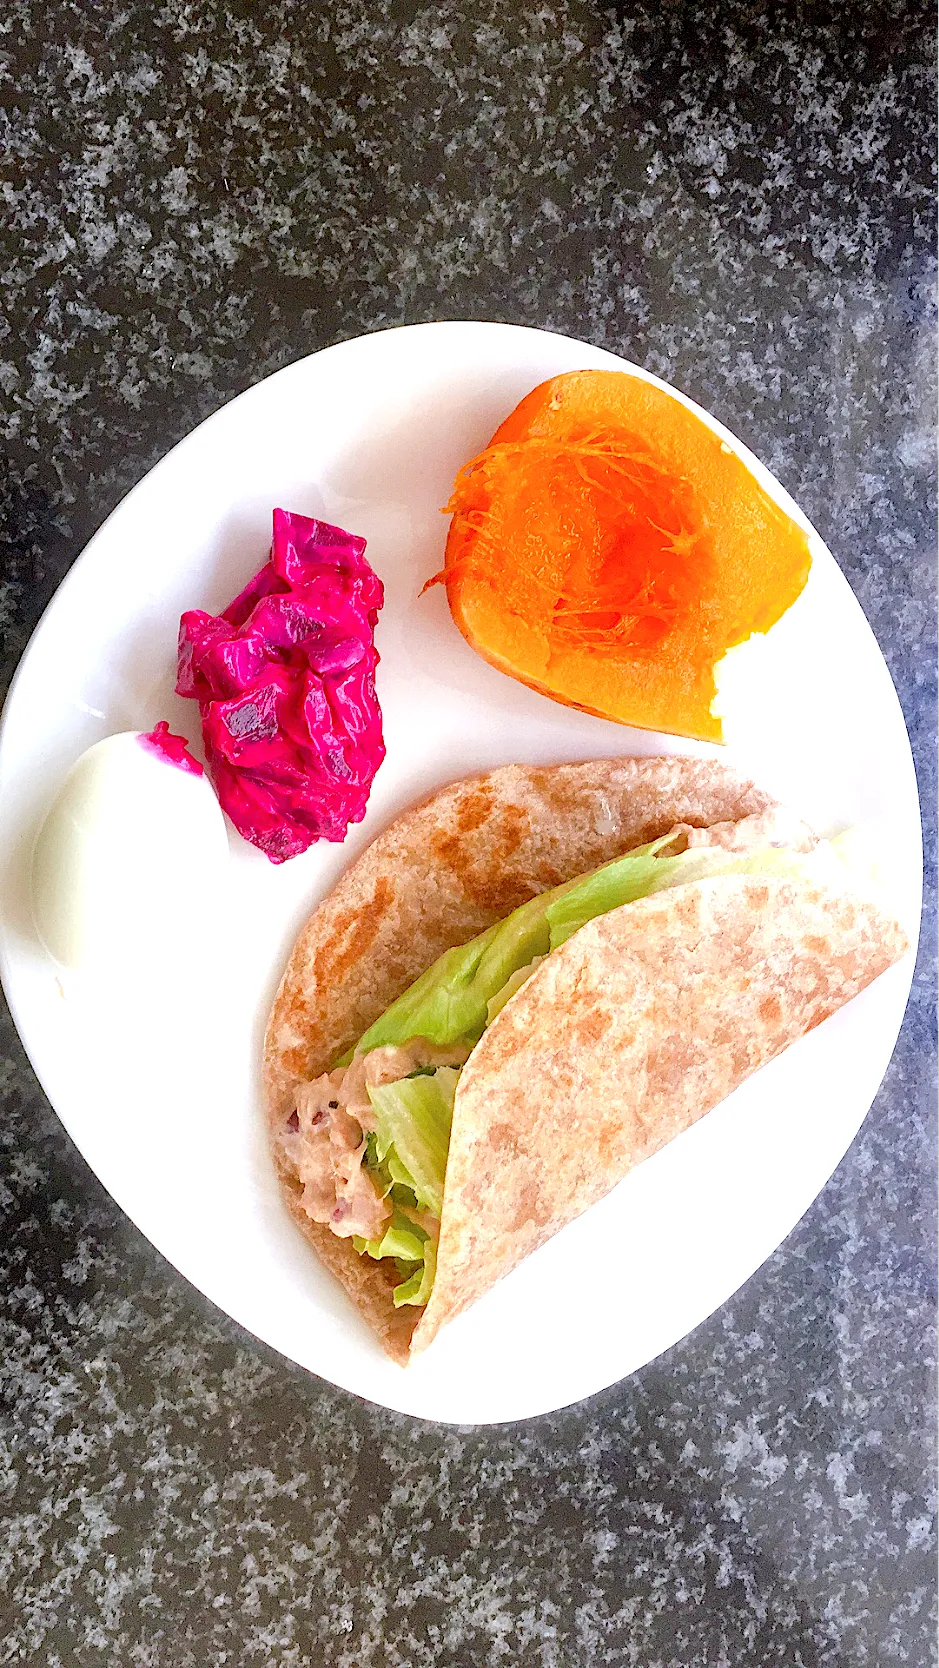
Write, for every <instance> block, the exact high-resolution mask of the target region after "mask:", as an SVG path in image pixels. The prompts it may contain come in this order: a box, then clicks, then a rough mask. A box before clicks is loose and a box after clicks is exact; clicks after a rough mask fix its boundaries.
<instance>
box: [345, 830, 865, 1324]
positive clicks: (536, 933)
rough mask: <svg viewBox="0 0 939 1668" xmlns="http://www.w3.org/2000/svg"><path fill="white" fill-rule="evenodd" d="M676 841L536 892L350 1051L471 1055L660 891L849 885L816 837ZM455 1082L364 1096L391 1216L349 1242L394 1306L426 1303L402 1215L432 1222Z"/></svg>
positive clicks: (418, 1231) (423, 1259)
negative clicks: (589, 945)
mask: <svg viewBox="0 0 939 1668" xmlns="http://www.w3.org/2000/svg"><path fill="white" fill-rule="evenodd" d="M682 841H683V836H682V835H681V834H680V833H679V834H676V833H670V834H666V835H664V836H663V837H662V838H660V839H658V840H653V841H651V842H650V843H649V844H648V845H644V846H640V847H638V848H636V849H634V850H633V851H630V852H628V853H627V854H626V855H625V856H624V857H620V858H617V859H615V860H614V861H613V862H612V863H607V864H605V865H604V866H603V867H602V868H600V869H596V870H594V871H592V872H591V873H590V874H587V875H582V876H580V877H578V878H577V879H575V880H573V881H569V882H567V883H566V884H565V885H563V886H558V887H555V888H553V889H552V890H551V891H548V892H543V893H540V894H539V895H538V896H537V897H535V898H532V899H531V900H530V902H528V903H526V904H523V905H522V906H521V907H520V908H519V909H516V910H514V911H513V912H512V914H511V915H509V916H507V917H506V919H505V920H504V921H499V922H497V923H496V924H495V925H494V926H492V927H490V928H489V929H488V930H487V931H486V932H483V933H480V934H479V936H478V937H476V938H474V939H472V940H471V941H470V943H468V944H464V945H460V946H458V947H457V948H455V949H453V950H448V951H447V952H446V953H445V954H444V955H442V956H441V957H440V958H439V959H438V960H437V961H436V962H435V963H434V964H433V966H432V967H430V968H428V970H427V971H426V973H424V974H423V975H422V976H421V977H420V978H419V979H418V980H416V982H415V983H414V984H413V985H411V987H410V989H408V990H406V991H405V992H404V993H403V995H401V996H400V997H399V998H398V999H397V1001H395V1002H393V1003H392V1004H391V1006H390V1007H389V1008H387V1009H386V1010H385V1012H384V1014H382V1015H381V1017H380V1018H379V1019H377V1020H376V1021H375V1023H374V1024H373V1025H371V1026H370V1027H369V1029H368V1030H367V1031H366V1032H365V1034H364V1035H363V1036H362V1037H361V1039H360V1040H359V1042H358V1044H357V1046H356V1048H355V1050H354V1051H353V1053H354V1055H366V1054H368V1053H370V1052H371V1051H372V1050H374V1049H377V1048H382V1047H389V1046H392V1047H393V1046H403V1045H405V1044H407V1043H409V1042H410V1041H411V1039H412V1038H415V1037H424V1038H427V1039H428V1040H429V1041H430V1042H432V1043H434V1044H436V1045H438V1046H440V1047H446V1046H450V1045H453V1046H455V1047H457V1048H460V1049H462V1050H464V1051H466V1052H468V1051H469V1050H471V1049H472V1048H473V1047H474V1046H475V1044H476V1043H477V1042H478V1041H479V1039H480V1038H481V1036H482V1034H483V1032H484V1030H485V1029H486V1026H487V1025H488V1024H490V1023H491V1022H492V1020H493V1019H494V1018H495V1017H496V1014H497V1013H499V1012H500V1011H501V1010H502V1008H503V1007H504V1006H505V1004H506V1003H507V1002H508V1001H509V1000H510V999H511V997H512V996H514V995H515V993H516V992H517V991H518V990H520V989H521V987H522V985H523V984H524V983H525V982H526V980H527V979H528V978H529V977H530V975H531V973H532V972H533V971H534V969H535V967H536V966H537V965H538V964H539V962H540V961H541V960H543V959H544V957H545V956H547V955H550V954H551V952H552V951H553V950H556V949H558V948H559V946H560V945H562V944H563V943H565V942H566V940H567V939H568V938H570V937H571V935H572V934H573V933H575V932H577V931H578V930H579V928H581V927H583V926H585V925H586V924H587V922H588V921H592V920H594V919H595V918H596V917H598V916H600V915H605V914H608V913H609V911H611V910H614V909H618V908H620V907H621V906H622V905H624V904H628V903H633V902H635V901H637V900H638V899H640V898H644V897H648V896H649V895H650V894H651V893H653V892H658V891H662V890H663V889H665V888H667V887H673V886H681V885H685V884H687V883H688V882H691V881H696V880H701V879H704V878H710V877H714V876H720V875H740V874H767V875H775V876H777V877H779V878H785V879H804V880H815V881H821V882H825V881H828V882H832V881H833V882H834V883H835V884H838V883H839V881H840V883H841V884H842V885H843V883H844V880H845V865H844V863H843V862H842V861H841V858H840V857H839V855H838V851H837V849H836V847H835V846H834V845H832V844H831V843H830V842H828V841H824V840H822V841H819V842H818V843H817V844H816V845H815V846H814V847H813V848H812V850H810V851H798V850H794V849H793V848H792V847H791V846H779V845H771V844H769V843H766V844H764V845H757V846H755V847H754V848H753V849H750V850H747V851H744V852H741V851H729V850H726V849H724V848H723V847H721V846H719V845H696V846H694V847H692V848H690V849H686V850H681V849H680V847H681V844H682ZM351 1057H352V1056H346V1057H345V1059H344V1060H343V1061H342V1062H341V1064H346V1063H347V1062H348V1060H349V1059H350V1058H351ZM458 1078H459V1071H458V1070H455V1069H453V1068H452V1067H446V1066H443V1067H438V1068H437V1069H436V1070H434V1071H430V1072H424V1073H421V1074H420V1075H413V1076H409V1077H407V1078H404V1079H402V1080H400V1081H398V1082H396V1083H391V1084H387V1085H383V1086H381V1087H378V1088H370V1089H369V1099H370V1101H371V1104H372V1107H373V1110H374V1113H375V1118H376V1129H375V1132H374V1134H373V1135H371V1136H370V1137H369V1140H368V1144H367V1150H366V1158H365V1165H366V1168H367V1169H369V1170H370V1171H371V1172H372V1174H373V1177H374V1179H375V1182H376V1185H377V1186H378V1187H379V1190H380V1191H381V1192H382V1193H383V1194H384V1195H385V1196H387V1195H388V1194H389V1193H390V1195H391V1198H392V1201H393V1203H394V1205H395V1216H394V1217H393V1218H392V1223H391V1226H390V1227H389V1228H387V1229H386V1231H385V1233H384V1236H383V1237H382V1238H381V1239H378V1240H371V1241H365V1240H363V1239H356V1240H355V1241H354V1243H355V1246H356V1249H357V1250H359V1251H362V1252H364V1253H367V1254H368V1255H369V1256H371V1257H375V1258H381V1257H393V1258H395V1260H396V1264H397V1267H398V1270H399V1272H400V1273H401V1275H402V1283H401V1284H400V1285H399V1286H397V1287H396V1289H395V1291H394V1302H395V1305H396V1306H397V1305H400V1304H404V1303H407V1304H418V1305H423V1304H425V1303H426V1302H427V1299H428V1297H429V1295H430V1291H431V1289H432V1285H433V1276H434V1261H435V1250H436V1247H435V1239H434V1235H433V1233H432V1232H427V1231H426V1230H425V1228H424V1227H423V1226H420V1225H418V1224H417V1223H416V1222H415V1221H413V1220H411V1221H409V1220H408V1217H407V1216H402V1215H401V1209H402V1208H403V1210H405V1211H407V1212H420V1213H426V1215H429V1216H430V1217H431V1218H433V1219H434V1223H435V1224H436V1222H439V1219H440V1214H441V1210H442V1207H443V1188H444V1180H445V1176H446V1163H447V1148H448V1144H449V1136H450V1119H451V1116H452V1111H453V1101H454V1096H455V1093H456V1086H457V1081H458ZM402 1235H403V1236H404V1237H403V1239H402Z"/></svg>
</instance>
